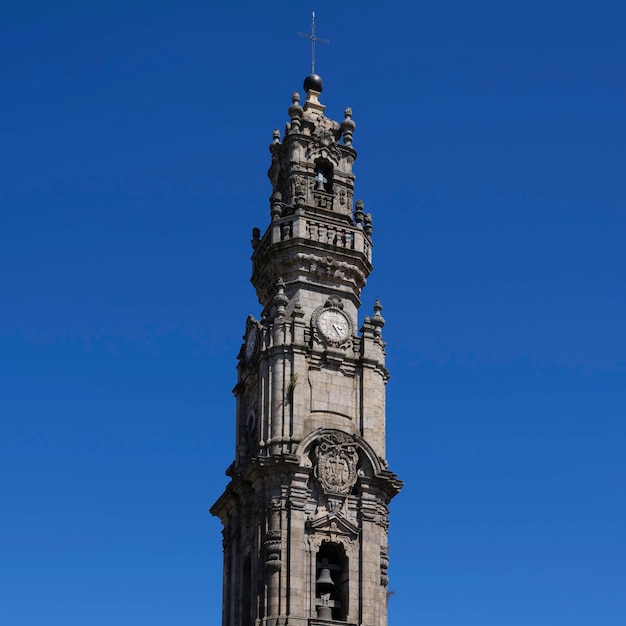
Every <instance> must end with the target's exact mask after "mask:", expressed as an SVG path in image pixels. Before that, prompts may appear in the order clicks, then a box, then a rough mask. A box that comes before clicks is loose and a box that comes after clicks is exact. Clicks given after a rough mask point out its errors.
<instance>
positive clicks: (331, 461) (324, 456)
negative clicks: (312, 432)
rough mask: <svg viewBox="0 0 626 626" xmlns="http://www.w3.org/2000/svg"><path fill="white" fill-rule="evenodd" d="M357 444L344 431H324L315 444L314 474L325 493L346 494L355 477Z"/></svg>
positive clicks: (357, 457) (357, 458)
mask: <svg viewBox="0 0 626 626" xmlns="http://www.w3.org/2000/svg"><path fill="white" fill-rule="evenodd" d="M357 446H358V444H357V443H356V442H355V441H354V439H353V438H352V437H350V436H349V435H346V434H344V433H326V434H324V435H322V437H321V438H320V440H319V443H318V446H317V464H316V467H315V475H316V476H317V479H318V480H319V481H320V484H321V485H322V489H324V491H325V492H326V493H327V494H338V495H347V494H348V493H350V491H351V489H352V487H354V484H355V483H356V479H357V463H358V461H359V455H358V452H357Z"/></svg>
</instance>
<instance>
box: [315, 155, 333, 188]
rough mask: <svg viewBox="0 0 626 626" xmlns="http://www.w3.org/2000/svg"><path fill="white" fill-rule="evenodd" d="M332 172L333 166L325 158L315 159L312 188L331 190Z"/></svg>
mask: <svg viewBox="0 0 626 626" xmlns="http://www.w3.org/2000/svg"><path fill="white" fill-rule="evenodd" d="M333 174H334V168H333V165H332V163H330V162H329V161H327V160H326V159H317V160H316V161H315V177H314V178H313V180H314V185H313V190H314V191H325V192H326V193H332V192H333Z"/></svg>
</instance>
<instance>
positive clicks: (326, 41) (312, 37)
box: [298, 11, 330, 74]
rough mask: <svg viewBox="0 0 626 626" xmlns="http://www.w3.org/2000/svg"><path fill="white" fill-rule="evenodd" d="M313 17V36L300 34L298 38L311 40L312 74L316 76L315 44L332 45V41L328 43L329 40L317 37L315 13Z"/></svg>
mask: <svg viewBox="0 0 626 626" xmlns="http://www.w3.org/2000/svg"><path fill="white" fill-rule="evenodd" d="M312 16H313V17H312V20H311V34H310V35H306V34H305V33H298V37H304V38H305V39H310V40H311V74H315V42H316V41H318V42H319V43H330V41H328V39H320V38H319V37H316V36H315V11H313V13H312Z"/></svg>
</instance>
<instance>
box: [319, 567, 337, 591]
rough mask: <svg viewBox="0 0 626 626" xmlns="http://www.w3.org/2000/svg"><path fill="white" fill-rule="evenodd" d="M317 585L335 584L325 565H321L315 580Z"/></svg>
mask: <svg viewBox="0 0 626 626" xmlns="http://www.w3.org/2000/svg"><path fill="white" fill-rule="evenodd" d="M315 582H316V583H317V584H318V585H332V586H333V587H334V586H335V583H334V582H333V579H332V578H331V577H330V570H329V569H328V568H327V567H323V568H322V571H321V572H320V575H319V577H318V579H317V580H316V581H315Z"/></svg>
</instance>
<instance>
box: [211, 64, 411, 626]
mask: <svg viewBox="0 0 626 626" xmlns="http://www.w3.org/2000/svg"><path fill="white" fill-rule="evenodd" d="M304 91H305V93H306V101H305V102H304V104H301V103H300V96H299V95H298V94H297V93H294V94H293V96H292V104H291V106H290V107H289V111H288V114H289V118H290V119H289V122H288V123H287V125H286V128H285V131H284V134H283V135H282V137H281V135H280V132H279V131H274V137H273V142H272V144H271V145H270V152H271V155H272V162H271V166H270V169H269V173H268V175H269V178H270V181H271V184H272V195H271V198H270V223H269V226H268V227H267V230H266V231H265V233H264V234H263V235H262V236H261V233H260V230H259V229H258V228H255V229H253V236H252V248H253V253H252V279H251V281H252V284H253V285H254V288H255V289H256V292H257V295H258V298H259V302H260V304H261V306H262V307H263V309H262V312H261V319H260V320H257V319H255V318H254V317H252V316H249V317H248V319H247V321H246V329H245V335H244V343H243V345H242V347H241V350H240V352H239V355H238V360H239V364H238V381H237V385H236V386H235V389H234V394H235V396H236V398H237V419H236V451H235V460H234V462H233V463H232V465H231V466H230V467H229V468H228V470H227V475H228V476H230V478H231V480H230V483H229V484H228V486H227V487H226V490H225V491H224V493H223V495H222V496H221V497H220V498H219V499H218V500H217V502H216V503H215V504H214V505H213V507H212V508H211V513H212V514H213V515H216V516H218V517H219V518H220V519H221V521H222V523H223V525H224V530H223V535H224V539H223V546H224V586H223V617H222V625H223V626H322V625H330V624H338V625H339V624H341V625H351V626H386V624H387V566H388V563H389V559H388V554H387V551H388V545H387V531H388V524H389V522H388V508H387V506H388V504H389V501H390V500H391V499H392V498H393V497H394V496H395V495H396V494H397V493H398V492H399V491H400V489H401V487H402V483H401V481H400V480H398V478H397V476H396V475H395V474H393V473H392V472H391V471H389V469H387V461H386V459H385V385H386V383H387V379H388V377H389V376H388V373H387V370H386V369H385V343H384V341H383V338H382V329H383V326H384V324H385V321H384V319H383V317H382V316H381V314H380V313H381V310H382V307H381V306H380V303H379V302H378V301H376V303H375V304H374V307H373V314H372V315H370V316H367V317H364V318H363V320H362V322H361V325H360V327H359V323H358V309H359V306H360V304H361V300H360V296H361V290H362V289H363V287H364V286H365V282H366V280H367V277H368V276H369V274H370V272H371V271H372V218H371V216H370V215H369V214H368V213H364V211H363V202H362V201H361V200H357V201H356V204H354V200H353V197H354V179H355V176H354V174H353V173H352V165H353V163H354V160H355V159H356V151H355V150H354V148H353V147H352V135H353V132H354V129H355V123H354V122H353V120H352V111H351V110H350V109H346V110H345V114H344V119H343V121H342V122H341V123H337V122H335V121H333V120H331V119H329V118H327V117H326V116H325V115H324V109H325V107H324V105H323V104H321V102H320V101H319V96H320V93H321V91H322V80H321V78H320V77H319V76H318V75H316V74H311V75H310V76H308V77H307V78H306V79H305V81H304Z"/></svg>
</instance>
